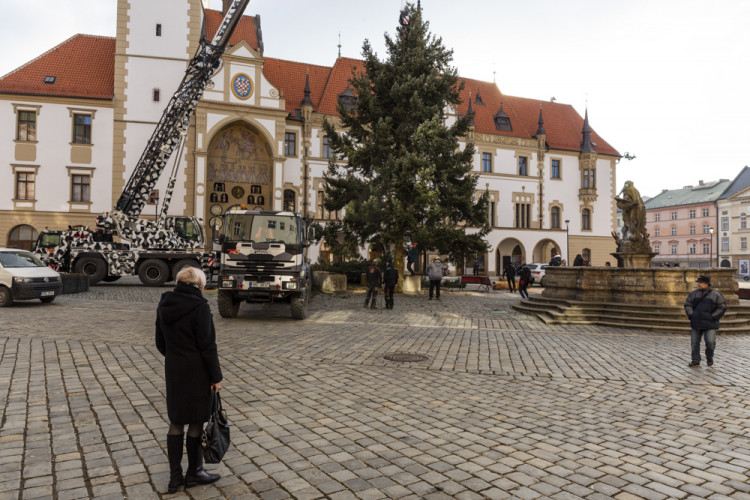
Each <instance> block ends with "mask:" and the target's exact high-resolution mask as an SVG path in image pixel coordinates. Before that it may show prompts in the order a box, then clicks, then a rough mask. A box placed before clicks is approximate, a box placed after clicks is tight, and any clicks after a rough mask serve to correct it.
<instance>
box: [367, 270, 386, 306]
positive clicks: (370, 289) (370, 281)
mask: <svg viewBox="0 0 750 500" xmlns="http://www.w3.org/2000/svg"><path fill="white" fill-rule="evenodd" d="M381 283H383V271H381V270H380V267H379V266H378V259H372V264H371V265H370V266H369V267H368V268H367V295H366V296H365V307H367V305H368V304H370V309H375V308H376V307H377V299H378V288H380V285H381ZM370 298H372V301H370Z"/></svg>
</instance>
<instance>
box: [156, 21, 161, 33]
mask: <svg viewBox="0 0 750 500" xmlns="http://www.w3.org/2000/svg"><path fill="white" fill-rule="evenodd" d="M156 36H161V24H157V25H156Z"/></svg>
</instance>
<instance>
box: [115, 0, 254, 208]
mask: <svg viewBox="0 0 750 500" xmlns="http://www.w3.org/2000/svg"><path fill="white" fill-rule="evenodd" d="M249 3H250V0H234V1H233V2H232V4H231V6H230V7H229V9H228V10H227V13H226V14H225V16H224V19H223V21H222V22H221V24H220V25H219V28H218V30H217V31H216V34H215V35H214V37H213V39H212V40H211V41H210V42H208V41H207V40H206V39H205V38H204V37H201V41H200V44H199V46H198V50H197V51H196V54H195V56H193V58H192V59H191V60H190V62H189V64H188V67H187V70H186V71H185V76H184V77H183V79H182V82H181V83H180V85H179V87H178V88H177V91H175V93H174V95H173V96H172V98H171V99H170V101H169V103H168V104H167V106H166V108H165V109H164V113H162V116H161V119H160V120H159V123H158V124H157V125H156V128H155V129H154V132H153V134H152V135H151V138H150V139H149V141H148V143H147V144H146V148H145V149H144V151H143V154H142V155H141V158H140V159H139V160H138V163H137V164H136V166H135V169H134V170H133V173H132V175H131V176H130V179H128V182H127V184H126V185H125V188H124V189H123V191H122V194H121V195H120V198H119V199H118V200H117V202H116V203H115V207H114V210H113V213H112V216H113V218H114V219H116V220H121V221H122V222H126V221H128V222H132V221H134V220H135V219H137V218H138V217H139V216H140V214H141V212H142V211H143V207H144V206H145V205H146V202H147V201H148V198H149V195H150V194H151V191H152V190H153V189H154V186H155V185H156V182H157V181H158V180H159V177H160V176H161V174H162V172H163V171H164V168H165V166H166V164H167V161H168V160H169V158H170V156H171V155H172V153H173V152H174V149H175V147H177V146H178V145H180V144H182V141H181V140H180V139H181V135H184V134H185V133H186V132H187V128H188V125H189V124H190V118H191V117H192V116H193V113H195V109H196V107H197V106H198V103H199V101H200V99H201V97H202V95H203V92H204V90H205V88H206V85H208V82H209V81H210V79H211V76H212V75H213V74H214V72H215V71H216V70H217V69H218V67H219V64H220V62H221V56H222V54H223V53H224V51H225V50H226V47H227V45H228V43H229V38H230V37H231V36H232V33H233V32H234V29H235V28H236V27H237V24H238V23H239V21H240V19H241V17H242V14H243V13H244V11H245V8H246V7H247V5H248V4H249ZM167 208H168V207H166V206H165V207H164V208H163V210H164V211H166V209H167ZM105 220H106V218H103V219H102V221H105Z"/></svg>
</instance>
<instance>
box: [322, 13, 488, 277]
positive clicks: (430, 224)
mask: <svg viewBox="0 0 750 500" xmlns="http://www.w3.org/2000/svg"><path fill="white" fill-rule="evenodd" d="M385 43H386V50H387V53H388V56H387V58H386V60H384V61H380V60H379V59H378V57H377V54H375V53H374V52H373V51H372V48H371V46H370V43H369V41H367V40H365V42H364V45H363V48H362V53H363V56H364V68H355V70H354V72H353V76H352V77H351V78H350V80H349V85H350V87H351V90H352V91H353V93H354V94H355V96H356V100H354V102H353V103H352V102H351V101H349V102H347V101H342V102H340V103H339V114H340V124H339V127H337V126H335V125H334V124H333V123H330V122H328V121H327V120H326V121H325V122H324V124H323V127H324V129H325V133H326V136H327V137H328V140H329V144H330V146H331V149H332V151H333V153H334V155H333V158H332V159H331V161H330V163H329V168H328V172H327V173H326V175H325V179H326V182H327V186H326V191H325V201H324V206H325V208H326V209H328V210H342V209H343V210H344V216H343V219H342V220H341V221H340V222H333V223H331V224H328V225H327V226H326V227H325V229H324V236H325V237H326V241H328V243H329V245H331V249H332V251H333V252H334V253H346V251H347V250H348V251H351V250H352V249H354V248H356V246H359V245H370V244H372V245H374V246H375V247H376V248H379V249H382V250H383V251H384V252H386V253H390V252H391V251H392V252H393V254H394V257H395V262H396V265H397V266H398V268H399V272H400V274H403V252H404V247H405V244H406V243H408V242H414V241H416V242H419V248H421V249H424V250H436V251H438V252H439V253H441V254H449V255H450V256H451V257H453V258H455V259H456V260H459V261H461V260H463V258H464V257H465V256H469V255H473V254H476V253H481V252H484V251H486V248H487V244H486V242H485V240H484V236H485V235H486V234H487V231H488V230H489V226H488V206H487V195H486V193H485V194H482V195H481V196H479V197H477V196H476V185H477V176H476V175H473V174H472V173H471V170H472V158H473V155H474V145H473V144H472V143H468V144H467V145H466V146H465V147H464V148H463V149H460V144H459V139H461V138H464V137H466V135H467V132H468V130H469V124H470V121H471V117H470V116H463V117H459V118H458V119H457V120H448V119H447V117H446V113H447V111H448V108H452V107H455V106H457V105H458V104H459V102H460V100H459V91H460V90H461V88H462V87H463V83H462V82H461V83H460V82H459V78H458V74H457V71H456V69H455V68H453V67H451V66H450V63H451V61H452V59H453V51H452V50H447V49H446V48H445V47H444V46H443V44H442V40H441V39H440V38H436V37H435V36H434V35H432V34H431V33H430V32H429V23H428V22H426V21H423V20H422V16H421V9H418V8H415V7H414V5H412V4H407V6H406V8H405V9H404V11H402V13H401V16H400V19H399V26H398V28H397V36H396V37H395V39H394V38H391V37H390V36H389V35H388V34H386V35H385ZM337 128H340V129H341V130H342V133H337Z"/></svg>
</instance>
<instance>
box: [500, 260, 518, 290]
mask: <svg viewBox="0 0 750 500" xmlns="http://www.w3.org/2000/svg"><path fill="white" fill-rule="evenodd" d="M503 276H505V279H507V280H508V291H509V292H510V293H515V291H516V268H515V267H514V266H513V264H508V265H507V266H505V268H504V269H503Z"/></svg>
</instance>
